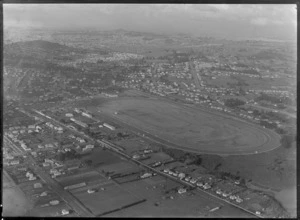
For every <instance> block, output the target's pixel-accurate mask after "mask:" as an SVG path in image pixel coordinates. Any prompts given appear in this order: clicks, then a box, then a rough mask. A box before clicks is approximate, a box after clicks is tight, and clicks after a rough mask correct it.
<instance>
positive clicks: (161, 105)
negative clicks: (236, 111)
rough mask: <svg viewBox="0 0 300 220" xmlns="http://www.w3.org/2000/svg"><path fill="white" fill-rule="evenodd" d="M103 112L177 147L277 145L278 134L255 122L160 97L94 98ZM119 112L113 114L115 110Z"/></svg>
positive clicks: (235, 150) (246, 149)
mask: <svg viewBox="0 0 300 220" xmlns="http://www.w3.org/2000/svg"><path fill="white" fill-rule="evenodd" d="M95 107H97V108H100V109H101V111H102V112H103V113H105V114H109V115H111V116H113V117H114V118H116V119H118V120H120V121H122V122H124V123H127V124H128V125H129V126H132V127H135V128H138V129H141V130H143V131H145V132H147V133H148V132H149V133H150V134H151V135H154V136H156V137H158V138H161V139H163V140H166V141H168V142H169V143H172V144H173V143H176V144H174V147H175V146H176V145H177V147H178V148H181V149H185V150H189V151H193V152H199V153H211V154H228V155H229V154H252V153H255V152H256V151H257V152H266V151H270V150H273V149H275V148H277V147H278V146H279V145H280V143H279V139H280V136H279V135H277V134H276V133H274V132H272V131H270V130H267V129H263V128H261V127H260V126H258V125H255V124H250V123H246V122H243V121H240V120H235V119H233V118H228V117H223V116H221V115H220V114H214V113H210V112H207V111H204V110H203V111H202V110H200V109H195V108H188V107H186V106H183V105H175V104H173V103H170V102H166V101H163V100H160V99H154V98H147V99H145V98H141V97H134V98H131V97H122V98H117V99H109V100H108V99H106V100H99V102H98V103H97V102H94V103H93V107H90V108H88V109H89V110H91V111H94V112H95V111H97V108H95ZM116 111H117V112H118V114H117V115H114V114H113V113H114V112H116Z"/></svg>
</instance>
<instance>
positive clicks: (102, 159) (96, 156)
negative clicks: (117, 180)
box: [83, 148, 122, 166]
mask: <svg viewBox="0 0 300 220" xmlns="http://www.w3.org/2000/svg"><path fill="white" fill-rule="evenodd" d="M83 159H84V160H87V159H88V160H92V163H93V166H99V165H102V164H103V165H109V164H114V163H118V162H121V161H122V160H121V159H120V158H119V157H117V156H115V155H114V154H112V153H111V152H109V151H106V150H103V149H101V148H96V149H94V150H93V153H92V154H89V155H87V156H86V157H84V158H83Z"/></svg>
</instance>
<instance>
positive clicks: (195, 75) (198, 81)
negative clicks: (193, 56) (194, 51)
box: [189, 60, 201, 89]
mask: <svg viewBox="0 0 300 220" xmlns="http://www.w3.org/2000/svg"><path fill="white" fill-rule="evenodd" d="M189 67H190V72H191V74H192V75H193V78H194V82H195V83H196V87H197V88H198V89H201V78H200V76H199V74H198V73H197V72H196V69H195V66H194V63H193V61H192V60H190V61H189Z"/></svg>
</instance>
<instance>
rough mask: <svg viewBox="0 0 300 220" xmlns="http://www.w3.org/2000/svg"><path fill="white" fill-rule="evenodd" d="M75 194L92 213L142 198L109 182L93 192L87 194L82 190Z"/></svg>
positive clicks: (112, 208) (118, 206)
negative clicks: (101, 188) (102, 188)
mask: <svg viewBox="0 0 300 220" xmlns="http://www.w3.org/2000/svg"><path fill="white" fill-rule="evenodd" d="M75 196H76V197H77V198H78V199H79V200H80V201H81V202H82V203H83V204H84V205H85V206H86V207H87V208H89V209H90V210H91V211H92V212H93V214H94V215H101V214H103V213H105V212H109V211H112V210H115V209H119V208H122V207H123V206H126V205H130V204H132V203H134V202H138V201H139V200H141V199H142V198H139V197H137V196H135V195H134V194H132V193H129V192H127V191H125V190H123V189H122V188H120V187H119V186H117V185H115V184H111V185H109V186H107V187H105V190H99V191H98V192H96V193H93V194H88V193H87V192H86V191H83V192H78V193H76V194H75Z"/></svg>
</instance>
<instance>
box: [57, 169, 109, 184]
mask: <svg viewBox="0 0 300 220" xmlns="http://www.w3.org/2000/svg"><path fill="white" fill-rule="evenodd" d="M101 179H104V177H102V176H100V174H99V173H98V172H96V171H91V172H86V173H80V174H77V175H72V176H67V177H60V178H57V181H58V182H59V183H60V184H61V185H63V186H64V187H65V186H70V185H74V184H78V183H82V182H86V183H88V182H92V181H95V180H101Z"/></svg>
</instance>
